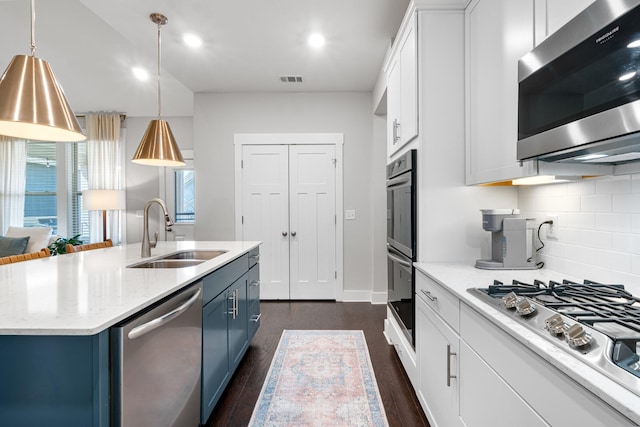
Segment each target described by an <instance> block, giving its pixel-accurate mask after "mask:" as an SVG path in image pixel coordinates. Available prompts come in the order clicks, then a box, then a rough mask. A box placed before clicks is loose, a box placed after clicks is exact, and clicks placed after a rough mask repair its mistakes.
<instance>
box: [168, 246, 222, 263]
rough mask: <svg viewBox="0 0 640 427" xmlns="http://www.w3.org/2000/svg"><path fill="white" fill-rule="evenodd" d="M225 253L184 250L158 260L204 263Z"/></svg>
mask: <svg viewBox="0 0 640 427" xmlns="http://www.w3.org/2000/svg"><path fill="white" fill-rule="evenodd" d="M226 252H227V251H207V250H198V249H193V250H186V251H180V252H174V253H172V254H169V255H165V256H161V257H160V258H158V259H167V260H168V259H175V260H202V261H206V260H209V259H213V258H215V257H217V256H220V255H222V254H223V253H226Z"/></svg>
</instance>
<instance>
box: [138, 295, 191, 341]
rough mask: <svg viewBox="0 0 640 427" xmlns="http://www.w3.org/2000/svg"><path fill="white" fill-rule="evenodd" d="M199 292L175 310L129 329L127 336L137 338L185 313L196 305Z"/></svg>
mask: <svg viewBox="0 0 640 427" xmlns="http://www.w3.org/2000/svg"><path fill="white" fill-rule="evenodd" d="M201 292H202V289H198V290H197V291H196V293H194V294H193V296H192V297H191V298H189V300H188V301H187V302H185V303H184V304H182V305H180V306H179V307H176V308H175V309H173V310H171V311H170V312H168V313H166V314H163V315H162V316H160V317H156V318H155V319H153V320H149V321H148V322H147V323H143V324H142V325H140V326H136V327H135V328H133V329H131V331H129V333H128V334H127V336H128V337H129V338H130V339H132V340H133V339H136V338H139V337H141V336H143V335H144V334H147V333H149V332H151V331H153V330H154V329H156V328H159V327H160V326H162V325H164V324H165V323H167V322H168V321H169V320H171V319H173V318H174V317H177V316H180V315H181V314H182V313H184V312H185V311H187V310H188V309H189V308H190V307H191V306H192V305H193V304H195V303H196V301H197V300H198V298H199V297H200V293H201Z"/></svg>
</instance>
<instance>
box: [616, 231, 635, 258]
mask: <svg viewBox="0 0 640 427" xmlns="http://www.w3.org/2000/svg"><path fill="white" fill-rule="evenodd" d="M633 239H634V236H633V235H632V234H631V233H613V234H612V235H611V250H613V251H617V252H626V253H630V254H631V253H634V251H633V245H634V243H633Z"/></svg>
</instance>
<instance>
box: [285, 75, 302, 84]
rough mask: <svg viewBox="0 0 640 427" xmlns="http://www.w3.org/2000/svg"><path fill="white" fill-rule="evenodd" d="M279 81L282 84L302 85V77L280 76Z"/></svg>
mask: <svg viewBox="0 0 640 427" xmlns="http://www.w3.org/2000/svg"><path fill="white" fill-rule="evenodd" d="M280 81H281V82H283V83H302V76H281V77H280Z"/></svg>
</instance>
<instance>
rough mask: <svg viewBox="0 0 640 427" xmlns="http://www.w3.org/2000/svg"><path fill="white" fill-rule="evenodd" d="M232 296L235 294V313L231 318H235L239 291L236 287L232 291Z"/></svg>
mask: <svg viewBox="0 0 640 427" xmlns="http://www.w3.org/2000/svg"><path fill="white" fill-rule="evenodd" d="M233 293H234V296H235V307H234V312H235V314H234V315H233V318H234V319H235V318H236V317H237V316H238V306H239V304H238V293H240V291H239V290H238V289H236V290H235V291H233Z"/></svg>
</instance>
